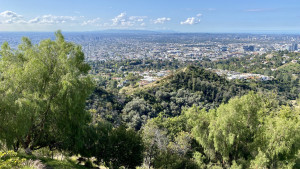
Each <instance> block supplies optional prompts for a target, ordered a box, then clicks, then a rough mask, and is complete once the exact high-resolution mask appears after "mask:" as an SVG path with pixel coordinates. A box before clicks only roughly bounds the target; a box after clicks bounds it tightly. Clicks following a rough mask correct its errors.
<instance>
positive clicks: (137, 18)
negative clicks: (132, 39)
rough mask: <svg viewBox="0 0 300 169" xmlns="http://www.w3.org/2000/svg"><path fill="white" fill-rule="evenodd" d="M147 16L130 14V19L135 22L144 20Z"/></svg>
mask: <svg viewBox="0 0 300 169" xmlns="http://www.w3.org/2000/svg"><path fill="white" fill-rule="evenodd" d="M145 18H147V16H130V17H129V18H128V19H129V20H131V21H133V22H143V21H144V19H145Z"/></svg>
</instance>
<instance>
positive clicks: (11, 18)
mask: <svg viewBox="0 0 300 169" xmlns="http://www.w3.org/2000/svg"><path fill="white" fill-rule="evenodd" d="M24 22H25V21H24V20H23V16H22V15H18V14H17V13H15V12H12V11H4V12H1V13H0V24H1V23H2V24H13V23H24Z"/></svg>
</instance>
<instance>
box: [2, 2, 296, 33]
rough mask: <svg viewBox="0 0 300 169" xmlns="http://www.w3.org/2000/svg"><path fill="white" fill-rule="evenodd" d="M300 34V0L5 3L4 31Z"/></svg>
mask: <svg viewBox="0 0 300 169" xmlns="http://www.w3.org/2000/svg"><path fill="white" fill-rule="evenodd" d="M58 29H60V30H62V31H66V32H68V31H70V32H74V31H76V32H77V31H80V32H81V31H101V30H108V29H124V30H152V31H176V32H207V33H300V0H0V31H30V32H34V31H43V32H52V31H56V30H58Z"/></svg>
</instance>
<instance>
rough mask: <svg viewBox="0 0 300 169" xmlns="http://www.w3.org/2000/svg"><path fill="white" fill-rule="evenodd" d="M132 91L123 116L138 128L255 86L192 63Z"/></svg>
mask: <svg viewBox="0 0 300 169" xmlns="http://www.w3.org/2000/svg"><path fill="white" fill-rule="evenodd" d="M130 90H131V92H130V95H129V96H128V97H129V98H130V100H131V101H129V102H128V103H127V104H126V105H125V106H124V108H123V110H122V119H123V121H124V122H125V123H126V124H128V125H129V126H130V127H132V128H135V129H137V130H138V129H139V128H140V127H141V126H142V125H143V124H144V123H145V122H146V121H147V119H149V118H153V117H157V116H158V114H159V113H163V114H164V115H166V116H170V117H174V116H178V115H180V114H181V112H182V110H183V109H184V108H186V107H192V106H193V105H196V106H198V107H201V108H206V109H210V108H214V107H217V106H218V105H220V104H221V103H226V102H227V101H228V100H229V99H230V98H232V97H234V96H237V95H239V96H240V95H243V94H245V93H247V92H248V91H250V90H251V89H250V87H249V86H247V85H239V84H237V83H235V82H234V81H228V80H226V79H225V78H224V77H220V76H218V75H217V74H216V73H214V72H211V71H209V70H205V69H203V68H201V67H197V66H188V67H186V68H183V69H181V70H178V71H177V72H176V73H174V74H172V75H170V76H168V77H166V78H163V79H161V80H159V81H156V82H154V84H150V85H148V86H144V87H139V88H136V89H130Z"/></svg>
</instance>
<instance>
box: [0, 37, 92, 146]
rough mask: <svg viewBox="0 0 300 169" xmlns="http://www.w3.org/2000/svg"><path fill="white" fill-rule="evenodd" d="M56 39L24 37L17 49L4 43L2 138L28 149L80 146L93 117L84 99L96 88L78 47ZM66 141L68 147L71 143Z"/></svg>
mask: <svg viewBox="0 0 300 169" xmlns="http://www.w3.org/2000/svg"><path fill="white" fill-rule="evenodd" d="M55 35H56V40H55V41H52V40H50V39H46V40H43V41H41V42H40V43H39V44H37V45H34V44H32V42H31V41H30V39H28V38H25V37H24V38H22V43H21V44H20V45H19V46H18V48H17V49H11V48H10V46H9V44H8V43H7V42H6V43H4V44H3V45H2V47H1V51H0V55H1V58H0V116H1V119H0V140H1V142H3V143H5V145H6V146H7V147H14V148H16V149H17V148H18V147H19V145H20V146H22V147H23V148H25V149H27V150H29V151H30V150H32V149H36V148H40V147H45V146H49V147H50V148H64V149H68V147H71V146H74V145H75V144H80V141H79V138H77V136H78V134H79V133H80V132H82V129H81V128H82V126H83V125H84V124H86V123H87V122H88V121H89V119H90V116H89V113H88V112H86V110H85V100H86V98H87V97H88V96H89V95H90V93H91V90H92V88H93V82H92V79H91V78H90V77H89V76H88V75H87V73H88V71H89V70H90V67H89V66H88V64H86V63H85V62H84V54H83V52H82V50H81V47H80V46H79V45H75V44H73V43H71V42H66V41H65V39H64V37H63V35H62V33H61V32H60V31H57V32H56V33H55ZM67 145H68V146H67Z"/></svg>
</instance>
